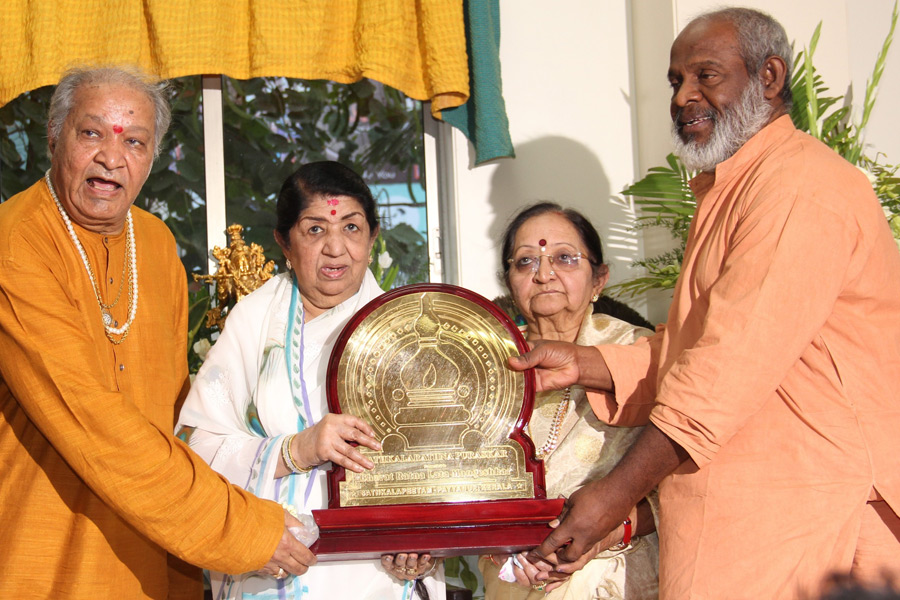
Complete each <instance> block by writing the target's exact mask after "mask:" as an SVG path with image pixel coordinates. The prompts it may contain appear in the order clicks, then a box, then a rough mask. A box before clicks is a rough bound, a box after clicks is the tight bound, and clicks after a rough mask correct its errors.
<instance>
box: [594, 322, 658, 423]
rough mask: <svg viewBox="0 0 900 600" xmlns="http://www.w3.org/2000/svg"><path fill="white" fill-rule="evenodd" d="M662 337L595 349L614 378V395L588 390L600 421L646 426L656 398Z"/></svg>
mask: <svg viewBox="0 0 900 600" xmlns="http://www.w3.org/2000/svg"><path fill="white" fill-rule="evenodd" d="M661 338H662V335H661V334H656V335H653V336H649V337H643V338H640V339H638V340H637V341H636V342H635V343H634V344H632V345H630V346H624V345H618V344H604V345H601V346H596V348H597V350H599V351H600V354H601V356H603V360H604V361H606V366H607V367H608V368H609V372H610V373H611V374H612V378H613V386H614V389H613V392H612V393H608V392H602V391H597V390H588V394H587V396H588V402H590V403H591V408H592V409H593V411H594V414H595V415H597V418H598V419H600V420H601V421H604V422H606V423H609V424H610V425H618V426H624V427H636V426H638V425H646V424H647V421H648V418H649V417H650V410H651V409H652V408H653V404H654V399H655V397H656V367H657V364H658V361H659V348H660V343H661Z"/></svg>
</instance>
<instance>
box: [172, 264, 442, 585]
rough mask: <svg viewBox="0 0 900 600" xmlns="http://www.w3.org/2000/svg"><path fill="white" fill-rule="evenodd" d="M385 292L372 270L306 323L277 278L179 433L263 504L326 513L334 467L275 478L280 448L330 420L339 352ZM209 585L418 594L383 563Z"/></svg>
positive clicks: (249, 301)
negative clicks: (334, 359) (335, 352)
mask: <svg viewBox="0 0 900 600" xmlns="http://www.w3.org/2000/svg"><path fill="white" fill-rule="evenodd" d="M381 293H382V290H381V288H380V287H379V286H378V283H377V282H376V281H375V278H374V276H373V275H372V274H371V272H369V271H368V270H366V274H365V277H364V279H363V282H362V285H361V286H360V289H359V291H358V292H357V293H356V294H355V295H354V296H352V297H351V298H349V299H347V300H345V301H344V302H342V303H341V304H339V305H338V306H335V307H334V308H331V309H329V310H327V311H326V312H324V313H322V314H321V315H319V316H317V317H316V318H314V319H311V320H309V321H308V322H304V319H303V306H302V298H300V296H299V293H298V291H297V287H296V286H295V285H294V284H293V279H292V276H291V275H290V274H281V275H278V276H276V277H273V278H272V279H271V280H269V281H268V282H266V284H265V285H263V286H262V287H261V288H259V289H258V290H256V291H255V292H253V293H252V294H250V295H249V296H247V297H246V298H244V299H243V300H241V302H240V303H238V304H237V305H236V306H235V307H234V308H233V309H232V311H231V314H230V315H229V317H228V321H227V323H226V326H225V329H224V331H223V332H222V335H221V336H220V337H219V339H218V340H217V341H216V343H215V345H214V346H213V347H212V349H211V350H210V352H209V355H208V356H207V358H206V361H204V363H203V366H202V367H201V368H200V371H199V372H198V373H197V377H196V379H195V380H194V383H193V386H192V387H191V391H190V394H189V395H188V397H187V399H186V400H185V403H184V407H183V408H182V411H181V416H180V418H179V420H178V424H177V425H176V428H175V429H176V432H178V433H179V434H180V435H181V437H182V439H186V440H187V442H188V443H189V444H190V446H191V448H192V449H193V450H194V451H195V452H197V453H198V454H199V455H200V456H202V457H203V458H204V460H206V461H207V462H208V463H209V464H210V465H211V466H212V467H213V469H215V470H216V471H218V472H219V473H221V474H222V475H224V476H225V477H227V478H228V480H229V481H231V482H232V483H235V484H237V485H240V486H242V487H244V488H245V489H247V490H249V491H251V492H253V493H254V494H256V495H257V496H259V497H261V498H267V499H270V500H274V501H276V502H279V503H282V504H284V505H287V506H290V507H291V508H292V509H293V510H294V511H295V512H297V513H306V514H309V513H310V512H311V510H312V509H318V508H325V506H326V505H327V500H328V496H327V491H326V477H325V473H326V471H327V470H328V469H329V468H330V463H326V464H325V465H321V466H320V467H319V468H316V469H314V470H313V471H312V472H311V473H309V474H306V473H298V474H291V475H288V476H286V477H282V478H279V479H276V478H275V469H276V467H277V465H278V461H280V460H281V455H280V449H281V442H282V440H283V439H284V436H286V435H289V434H292V433H296V432H297V431H300V430H301V429H303V428H305V427H308V426H311V425H313V424H315V423H317V422H318V421H319V420H320V419H321V418H322V416H323V415H324V414H325V413H326V412H327V411H328V407H327V405H326V399H325V375H326V370H327V368H328V360H329V358H330V355H331V350H332V349H333V347H334V345H335V343H336V341H337V338H338V336H339V335H340V332H341V330H342V329H343V328H344V326H345V325H346V324H347V322H348V321H349V320H350V318H351V317H352V316H353V315H354V314H356V313H357V312H358V311H359V310H360V309H362V308H363V306H365V305H366V304H367V303H368V302H369V301H370V300H372V299H373V298H375V297H377V296H379V295H380V294H381ZM286 348H287V350H286ZM301 365H302V366H301ZM183 428H184V429H183ZM209 577H210V585H211V588H212V592H213V598H215V599H220V598H273V599H275V598H300V597H302V598H304V600H312V599H318V598H321V599H326V598H329V599H330V598H372V599H375V598H378V599H381V598H396V599H397V600H403V599H404V598H408V597H409V595H410V594H409V589H408V588H409V587H410V586H407V585H403V584H401V583H400V582H398V581H397V580H395V579H393V578H392V577H390V575H388V574H386V573H385V572H384V571H383V570H382V569H381V566H380V564H379V562H378V561H344V562H334V563H323V564H320V565H316V566H313V567H312V568H310V570H309V571H308V572H307V573H306V574H305V575H303V576H302V577H288V578H287V579H284V580H276V579H274V578H272V577H264V576H258V575H255V574H252V573H248V574H244V575H237V576H230V575H224V574H221V573H213V572H210V573H209ZM429 579H432V581H431V582H430V583H429V584H428V587H429V591H430V592H431V597H432V599H437V598H442V597H443V594H444V589H443V581H442V579H443V578H442V577H439V578H437V579H435V578H429Z"/></svg>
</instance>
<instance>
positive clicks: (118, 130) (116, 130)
mask: <svg viewBox="0 0 900 600" xmlns="http://www.w3.org/2000/svg"><path fill="white" fill-rule="evenodd" d="M122 131H124V130H123V129H122V126H121V125H113V133H122Z"/></svg>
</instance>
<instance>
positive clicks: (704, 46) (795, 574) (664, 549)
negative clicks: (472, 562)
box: [513, 9, 900, 600]
mask: <svg viewBox="0 0 900 600" xmlns="http://www.w3.org/2000/svg"><path fill="white" fill-rule="evenodd" d="M791 54H792V50H791V47H790V45H789V44H788V42H787V36H786V35H785V33H784V30H783V29H782V28H781V26H780V25H779V24H778V23H777V22H775V21H774V20H773V19H771V17H769V16H768V15H764V14H762V13H759V12H757V11H752V10H747V9H726V10H723V11H717V12H713V13H710V14H707V15H704V16H701V17H698V18H697V19H695V20H694V21H692V22H691V23H690V24H689V25H688V26H687V27H686V28H685V29H684V31H682V33H681V34H680V35H679V36H678V38H677V39H676V40H675V43H674V44H673V46H672V52H671V61H670V66H669V74H668V76H669V81H670V83H671V86H672V104H671V113H672V120H673V124H674V132H675V137H676V146H677V152H678V154H679V155H680V156H681V157H682V159H683V160H684V161H685V164H686V165H687V166H688V167H689V168H691V169H693V170H696V171H699V174H698V175H697V177H696V178H695V179H694V180H693V181H692V182H691V187H692V189H693V190H694V193H695V194H696V197H697V212H696V215H695V216H694V219H693V222H692V223H691V230H690V234H689V236H688V243H687V248H686V250H685V256H684V261H683V265H682V270H681V277H680V278H679V281H678V285H677V286H676V288H675V290H674V298H673V302H672V306H671V309H670V310H669V316H668V320H667V322H666V325H665V328H664V329H663V330H662V331H660V332H659V333H657V335H655V336H652V337H650V338H645V339H646V340H647V341H646V343H643V342H638V343H637V344H635V345H634V346H611V345H607V346H597V347H596V348H587V347H582V348H577V347H573V346H568V347H561V346H560V345H552V344H546V345H544V346H542V347H541V348H539V349H536V350H535V351H534V352H533V353H532V355H531V356H529V357H528V359H527V360H514V361H513V362H514V363H515V365H516V366H517V367H519V368H522V367H525V366H529V365H533V364H535V363H538V362H539V363H540V364H541V366H542V367H544V368H542V369H540V370H539V373H538V378H539V380H540V381H541V385H543V386H544V387H548V386H549V387H556V386H564V385H568V383H570V382H567V380H569V379H576V380H578V381H579V383H581V384H582V385H585V386H586V387H591V388H594V389H596V390H601V391H603V392H605V393H604V394H595V396H594V398H593V401H592V406H593V408H594V410H595V412H596V413H597V415H598V416H599V417H600V418H602V419H605V420H607V421H610V422H614V423H616V424H625V423H630V424H634V423H636V422H637V423H640V422H645V421H646V420H647V418H648V417H649V422H650V424H649V425H648V426H647V427H646V428H645V429H644V431H643V432H642V434H641V437H640V438H639V439H638V441H637V442H636V443H635V445H634V446H632V447H631V449H630V451H629V452H628V453H627V454H626V455H625V456H624V457H623V459H622V460H621V462H620V463H619V464H618V465H617V467H616V468H615V469H613V471H612V472H611V473H610V474H609V475H608V476H607V477H604V478H602V479H598V480H595V481H593V482H591V483H589V484H587V485H586V486H585V487H584V488H582V489H581V490H579V491H578V492H576V493H575V494H573V495H572V497H571V498H570V502H569V505H568V511H567V512H566V514H565V518H564V519H563V522H562V524H561V525H560V526H559V528H557V529H556V530H555V531H554V532H553V533H551V534H550V536H549V537H548V538H547V540H546V541H545V542H544V544H543V545H542V546H541V548H540V550H539V553H540V554H543V555H545V556H546V555H547V553H549V552H550V551H551V550H553V549H555V548H557V547H558V546H560V545H561V544H563V543H565V542H566V541H568V540H569V539H571V540H573V541H572V544H571V545H570V546H569V547H568V548H566V549H565V550H563V552H562V554H563V557H564V558H565V559H569V560H570V559H571V558H573V556H572V555H577V554H578V552H579V551H583V549H584V548H585V547H587V546H589V545H590V544H592V543H593V542H592V541H591V540H593V539H599V538H600V537H601V536H603V535H605V534H606V532H608V531H610V530H611V529H612V528H614V527H615V526H617V525H618V524H619V523H620V522H621V519H622V518H624V515H625V514H627V512H628V510H629V509H630V507H631V506H632V503H633V502H634V501H635V500H637V499H639V498H641V497H643V495H644V494H646V492H647V490H649V489H651V488H652V487H653V486H654V485H656V484H657V483H659V496H660V506H661V508H660V523H659V538H660V597H661V598H663V599H664V600H665V599H677V600H684V599H700V598H703V599H720V598H728V599H729V600H738V599H747V600H750V599H752V600H758V599H760V598H767V599H796V598H811V597H817V592H816V590H817V588H819V587H820V586H822V585H823V582H825V581H827V579H828V577H829V575H830V574H832V573H841V574H850V575H852V576H855V577H857V578H859V579H861V580H863V581H877V578H878V577H879V576H880V575H881V574H882V573H884V572H887V573H890V572H893V573H895V574H900V518H898V516H897V515H898V513H900V469H898V457H900V435H898V432H900V254H898V252H897V247H896V245H895V244H894V240H893V238H892V235H891V232H890V229H889V227H888V225H887V223H886V220H885V218H884V214H883V212H882V210H881V207H880V206H879V203H878V200H877V198H876V197H875V194H874V193H873V190H872V187H871V185H870V184H869V183H868V181H867V179H866V178H865V176H864V175H863V174H862V173H860V172H859V170H858V169H856V168H855V167H854V166H853V165H851V164H850V163H848V162H847V161H845V160H844V159H842V158H841V157H840V156H839V155H838V154H837V153H835V152H833V151H832V150H831V149H829V148H828V147H826V146H825V145H824V144H822V143H821V142H819V141H818V140H816V139H814V138H812V137H811V136H809V135H807V134H805V133H802V132H800V131H798V130H796V129H795V128H794V125H793V123H792V122H791V119H790V116H789V115H788V109H789V107H790V102H791V98H790V87H789V86H790V81H791V77H790V61H791ZM586 544H587V546H586ZM560 569H564V567H560Z"/></svg>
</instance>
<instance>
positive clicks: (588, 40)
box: [447, 0, 639, 298]
mask: <svg viewBox="0 0 900 600" xmlns="http://www.w3.org/2000/svg"><path fill="white" fill-rule="evenodd" d="M500 14H501V65H502V70H503V88H504V97H505V99H506V108H507V112H508V114H509V121H510V130H511V135H512V139H513V144H514V146H515V149H516V158H515V159H514V160H512V159H498V160H496V161H492V162H491V163H489V164H484V165H481V166H478V167H472V157H473V153H472V152H471V149H470V148H469V146H468V145H467V143H466V142H465V139H464V138H463V137H462V136H461V135H459V134H458V133H454V142H455V148H454V150H455V154H456V160H457V165H458V171H457V173H456V181H455V188H456V189H455V192H456V195H457V199H458V206H459V244H460V246H459V265H460V266H459V275H458V279H456V282H458V283H459V285H462V286H464V287H467V288H470V289H472V290H474V291H476V292H479V293H481V294H483V295H485V296H487V297H488V298H493V297H495V296H497V295H499V294H501V293H505V290H504V289H503V288H502V287H501V284H500V283H499V281H498V279H497V277H496V273H497V271H499V268H500V264H499V258H498V256H499V242H500V237H501V234H502V231H503V228H504V227H505V226H506V224H507V221H508V220H509V218H510V216H511V215H512V214H513V213H514V212H515V211H516V209H517V208H519V207H521V206H524V205H525V204H528V203H531V202H533V201H536V200H545V199H549V200H555V201H558V202H560V203H561V204H564V205H567V206H572V207H574V208H577V209H578V210H581V211H582V212H584V213H585V214H586V215H587V216H588V217H589V218H591V220H592V221H593V222H594V223H595V224H596V225H597V226H598V228H599V229H600V232H601V234H602V236H603V239H604V241H605V242H606V252H607V255H608V257H607V259H608V261H609V262H610V263H611V265H612V267H613V276H614V277H620V276H621V269H620V268H619V265H627V264H629V263H630V261H631V260H632V259H633V258H634V257H636V256H638V252H639V248H638V244H637V242H636V241H635V239H634V236H633V235H632V234H631V233H630V232H628V227H629V225H630V223H631V219H632V218H633V213H632V209H631V206H630V204H629V203H625V202H623V201H621V200H620V199H616V198H614V197H613V196H614V195H615V194H616V193H617V192H618V191H619V190H621V189H622V188H623V187H624V186H625V185H627V184H628V182H630V181H632V180H633V178H634V173H635V164H634V156H633V155H634V146H633V139H634V135H633V127H634V119H633V116H632V112H633V109H632V96H631V87H632V85H631V73H630V63H629V60H628V56H629V43H630V42H629V38H628V32H629V28H628V27H627V26H626V24H627V22H628V18H629V16H628V3H627V2H626V1H625V0H608V1H603V2H594V1H586V2H571V1H566V2H553V3H548V2H544V1H539V0H505V1H502V2H501V6H500ZM447 280H448V281H454V280H453V277H452V275H451V274H448V278H447Z"/></svg>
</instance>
